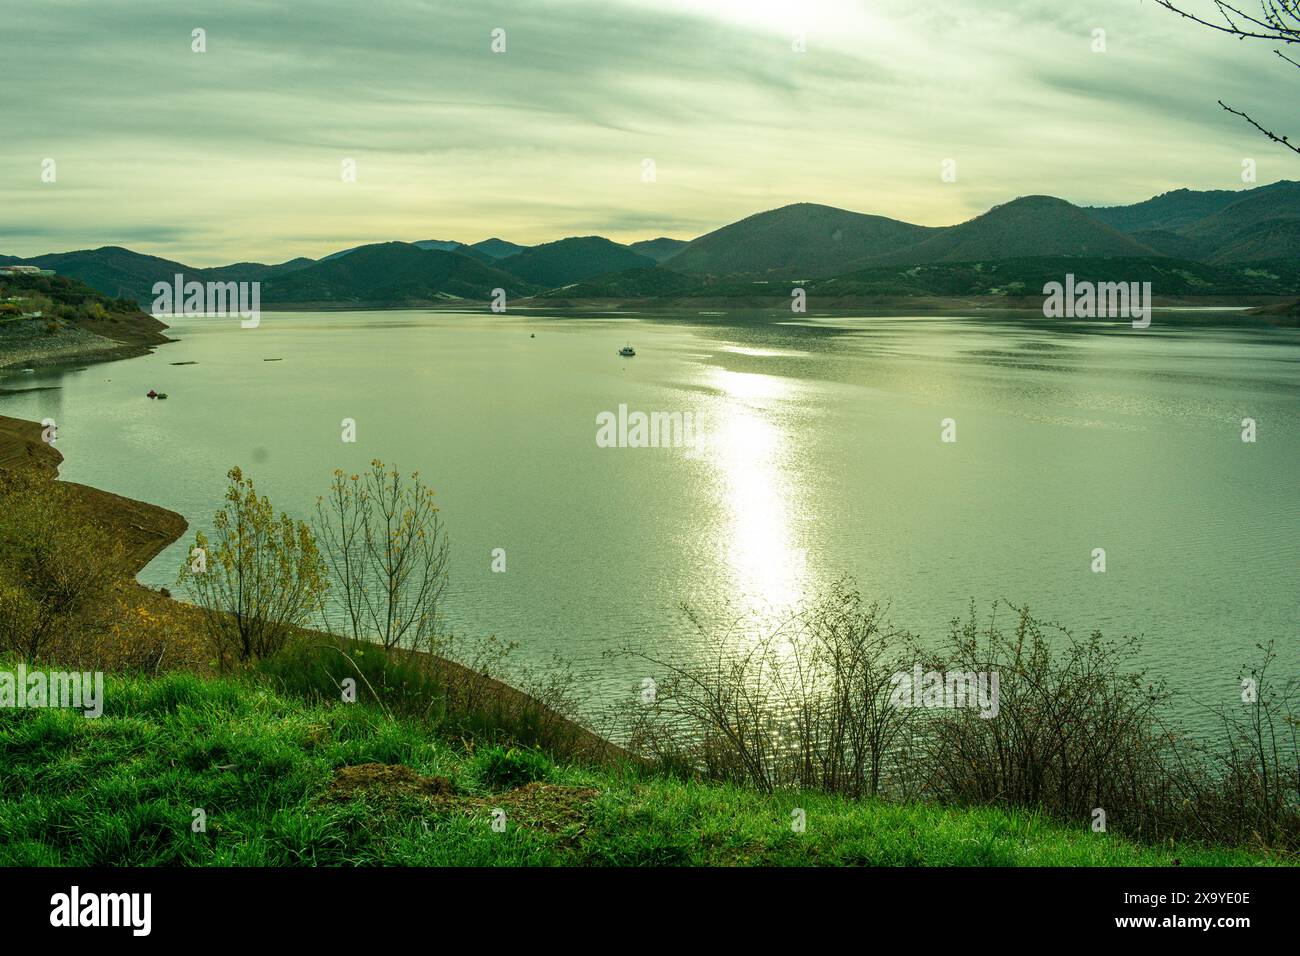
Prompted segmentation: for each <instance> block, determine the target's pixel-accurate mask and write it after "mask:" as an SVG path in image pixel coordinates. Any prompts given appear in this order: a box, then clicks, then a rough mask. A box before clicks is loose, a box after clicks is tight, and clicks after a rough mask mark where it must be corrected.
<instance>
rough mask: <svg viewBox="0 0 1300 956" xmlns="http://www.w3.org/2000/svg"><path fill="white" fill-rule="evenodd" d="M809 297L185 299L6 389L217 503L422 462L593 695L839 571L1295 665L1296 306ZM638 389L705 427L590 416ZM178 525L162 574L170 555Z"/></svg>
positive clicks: (110, 477)
mask: <svg viewBox="0 0 1300 956" xmlns="http://www.w3.org/2000/svg"><path fill="white" fill-rule="evenodd" d="M792 318H794V317H791V316H783V317H781V316H778V317H770V316H766V317H765V316H759V315H755V316H743V315H734V314H733V315H727V316H723V315H710V314H690V315H681V316H674V317H671V318H666V317H662V316H659V317H654V318H650V317H635V316H633V317H629V316H619V317H582V318H575V317H564V318H543V317H521V316H509V317H505V316H494V315H483V314H450V313H425V312H380V313H346V314H338V313H333V314H312V313H287V314H284V313H281V314H269V315H264V316H263V319H262V323H261V326H260V327H259V328H257V329H250V330H244V329H240V328H239V325H238V321H237V320H229V321H228V320H216V319H188V320H178V321H177V324H176V325H175V326H174V329H173V334H174V335H176V336H177V337H179V338H180V339H181V341H179V342H177V343H176V344H173V345H168V346H166V347H164V348H162V349H160V350H159V351H158V352H156V353H155V354H154V355H151V356H148V357H144V358H137V359H131V360H127V361H123V362H116V363H111V364H107V365H97V366H92V367H90V368H88V369H84V370H81V371H51V372H43V373H38V374H26V375H9V376H5V377H4V378H3V380H0V385H3V386H8V387H18V386H35V385H57V386H59V387H58V388H57V389H56V390H50V391H39V392H31V393H28V394H22V395H17V396H10V397H6V398H3V399H0V408H2V409H3V412H4V413H5V414H9V415H15V416H19V417H24V418H30V419H40V418H43V417H45V416H50V417H53V418H55V419H56V421H57V422H58V424H59V441H58V448H59V450H60V451H61V452H62V453H63V454H64V456H65V457H66V461H65V464H64V466H63V471H62V475H63V477H64V478H67V479H69V480H72V481H80V482H85V483H87V484H90V485H94V486H96V487H99V488H104V489H107V490H110V491H114V492H118V493H120V494H124V495H128V496H130V497H133V498H139V499H143V500H146V501H151V502H154V503H157V504H160V505H163V506H165V507H168V508H172V509H174V510H176V511H179V512H180V513H182V514H183V515H185V516H186V517H187V518H188V519H189V520H190V522H191V524H192V525H195V526H199V527H204V528H209V527H210V521H211V515H212V512H213V511H214V510H215V509H216V508H217V506H218V505H219V504H220V501H221V495H222V492H223V490H224V487H225V477H224V476H225V472H226V470H227V469H228V468H229V467H230V466H231V465H234V464H239V465H240V466H241V467H243V468H244V470H245V472H247V473H249V474H251V475H252V476H253V477H254V478H255V480H256V481H257V484H258V487H259V490H260V491H262V492H263V493H265V494H268V495H269V496H270V497H271V499H272V501H273V502H274V503H275V504H276V505H277V506H278V507H280V508H283V509H287V510H289V511H291V512H292V513H294V514H295V515H297V516H299V517H303V518H307V517H309V516H310V514H311V512H312V510H313V507H314V502H315V498H316V496H317V495H318V494H321V493H322V492H324V491H325V489H326V488H327V487H328V485H329V482H330V474H331V471H332V470H333V469H334V468H344V469H346V470H349V471H356V470H359V469H361V468H362V467H364V466H365V464H366V463H367V462H368V461H369V460H370V459H371V458H375V457H378V458H382V459H383V460H384V461H386V462H390V463H396V464H397V465H398V466H399V467H401V468H402V469H403V470H411V469H416V468H418V469H420V470H421V471H422V472H423V474H424V476H425V477H426V478H427V479H428V480H429V481H430V482H431V483H432V484H433V486H434V487H435V488H436V489H437V493H438V499H439V501H440V502H441V507H442V511H443V517H444V519H445V521H446V524H447V527H448V529H449V531H450V534H451V536H452V544H453V564H452V578H451V587H450V589H449V598H448V615H449V619H450V621H451V622H452V624H453V625H454V627H455V629H456V630H457V632H458V633H466V634H496V635H497V636H499V637H501V638H503V639H507V640H512V641H517V642H519V644H520V649H519V651H518V653H519V654H521V655H523V657H524V659H526V660H529V661H534V662H537V663H544V662H547V661H549V660H550V659H551V657H552V655H554V654H556V653H558V654H560V655H562V656H564V657H566V658H568V659H570V660H572V661H574V663H575V665H576V670H577V671H578V672H579V673H580V674H581V675H582V678H583V681H584V685H585V687H586V689H587V690H588V691H589V692H590V694H591V698H592V699H593V700H597V701H608V700H611V699H613V698H615V697H621V696H625V695H630V694H632V693H634V692H636V691H637V690H638V689H639V687H640V682H641V678H642V677H643V676H653V675H647V674H645V671H646V665H644V664H636V663H633V662H632V661H629V660H627V659H625V658H617V657H614V658H611V657H609V656H606V655H605V654H604V652H606V651H610V650H617V649H619V648H626V647H633V648H638V649H642V650H645V651H647V652H650V653H653V654H655V655H660V656H668V657H682V656H685V657H690V656H691V655H692V654H698V653H699V646H698V643H697V639H696V638H695V636H694V632H693V630H692V629H691V628H690V627H688V626H687V625H686V623H685V621H684V620H683V618H682V617H681V615H680V613H679V612H678V610H677V605H678V604H679V603H680V602H683V601H686V602H690V603H692V604H694V605H696V606H697V607H700V608H701V609H703V610H704V611H705V612H706V614H709V615H721V614H723V613H727V612H725V611H724V610H723V608H726V607H730V608H733V609H741V608H750V609H755V608H756V609H758V611H759V613H773V614H775V613H778V612H779V610H780V609H781V608H782V607H785V606H787V605H789V604H791V603H793V602H796V601H798V600H799V599H800V597H801V596H803V595H805V594H807V593H809V592H810V591H811V590H813V589H816V588H817V587H818V586H819V585H822V584H825V583H827V582H829V581H831V580H833V579H835V578H838V577H840V576H842V575H845V574H849V575H852V576H854V577H855V578H856V580H857V582H858V584H859V586H860V587H861V588H862V590H863V591H864V593H865V594H866V595H867V596H868V597H869V598H872V599H878V600H880V601H882V602H885V601H888V602H891V603H892V614H893V617H894V619H895V621H896V622H897V623H898V624H900V625H902V626H904V627H907V628H909V629H911V630H913V631H917V632H920V633H921V634H923V635H925V636H927V637H928V638H931V637H932V638H934V639H935V640H938V639H939V638H941V637H942V636H943V635H944V634H945V633H946V629H947V622H948V621H949V620H950V619H951V618H953V617H954V616H957V615H961V614H964V613H965V609H966V608H967V605H968V603H969V602H970V600H971V599H972V598H974V599H975V600H976V602H977V603H979V604H980V605H982V606H987V605H988V603H989V602H991V601H993V600H994V599H998V598H1008V599H1011V600H1013V601H1016V602H1027V603H1029V604H1030V606H1031V607H1032V608H1033V609H1034V610H1035V611H1036V612H1037V613H1040V614H1042V615H1043V616H1046V617H1049V618H1053V619H1055V620H1058V621H1060V622H1061V623H1063V624H1066V625H1068V626H1070V627H1072V628H1075V629H1077V630H1078V631H1079V632H1087V631H1089V630H1091V629H1093V628H1100V629H1101V630H1103V631H1104V632H1105V633H1106V634H1107V635H1115V636H1119V635H1120V634H1122V633H1134V634H1136V633H1141V634H1143V635H1144V648H1145V652H1144V653H1145V655H1146V658H1147V661H1148V662H1149V663H1150V665H1151V666H1152V668H1153V669H1154V670H1155V671H1156V672H1157V673H1158V674H1160V675H1162V676H1164V677H1166V678H1167V679H1168V680H1169V681H1170V682H1171V683H1172V684H1173V686H1174V687H1175V688H1177V689H1180V690H1185V691H1187V692H1188V693H1189V695H1190V696H1194V697H1196V698H1198V699H1200V700H1202V701H1205V702H1222V701H1225V700H1230V699H1231V698H1232V696H1233V695H1235V694H1237V693H1238V690H1237V667H1238V665H1239V664H1240V663H1242V662H1244V661H1248V660H1252V659H1254V657H1255V652H1254V645H1255V644H1256V643H1257V642H1260V641H1264V640H1269V639H1273V640H1276V641H1277V642H1278V645H1279V647H1280V649H1281V651H1282V653H1281V655H1280V657H1281V661H1280V663H1281V665H1282V667H1283V669H1284V670H1289V671H1290V672H1292V673H1294V672H1295V671H1296V667H1295V663H1296V661H1297V659H1300V655H1298V654H1297V651H1300V635H1298V634H1297V630H1296V621H1297V610H1298V599H1297V595H1298V593H1300V591H1298V590H1297V569H1298V568H1300V544H1298V542H1300V507H1298V504H1300V494H1298V490H1300V486H1298V484H1297V475H1298V474H1300V469H1298V468H1297V466H1298V465H1300V427H1298V426H1300V403H1298V402H1297V397H1298V396H1300V333H1297V331H1295V330H1237V331H1233V330H1229V329H1224V328H1217V329H1216V328H1208V327H1200V326H1197V327H1190V326H1178V327H1176V326H1173V325H1172V324H1171V323H1172V320H1173V317H1172V316H1170V317H1169V318H1170V322H1167V323H1165V324H1164V325H1163V327H1162V323H1161V313H1157V314H1156V319H1155V323H1154V324H1153V326H1152V328H1151V329H1149V330H1147V331H1145V332H1137V331H1133V330H1131V329H1128V328H1126V327H1124V326H1117V327H1114V328H1111V329H1102V328H1099V327H1097V326H1077V327H1068V326H1065V325H1063V324H1061V323H1054V324H1052V325H1047V324H1044V323H1041V322H1039V323H1034V322H1026V321H1021V320H1016V319H1013V318H1011V317H1004V318H998V317H996V316H994V317H986V316H981V317H979V318H969V319H965V318H918V317H906V316H893V317H861V318H844V317H834V318H820V319H819V318H809V319H807V320H804V321H791V319H792ZM797 318H799V319H803V317H797ZM533 336H535V337H533ZM629 342H630V343H632V344H633V345H635V347H636V349H637V356H636V358H633V359H622V358H620V357H619V356H618V355H617V354H616V353H617V350H618V349H619V347H621V346H622V345H624V344H625V343H629ZM266 359H281V361H266ZM188 361H193V362H196V363H197V364H194V365H173V364H171V363H175V362H188ZM150 388H154V389H157V390H159V391H165V392H168V393H169V394H170V398H169V399H168V400H167V401H165V402H155V401H149V400H148V399H146V398H145V397H144V393H145V392H147V391H148V390H149V389H150ZM620 404H626V405H627V406H628V407H629V409H631V410H642V411H646V412H653V411H664V412H691V413H693V414H694V415H695V418H696V422H697V423H698V425H699V427H700V429H701V430H702V431H703V432H704V436H705V437H704V441H703V442H702V443H701V445H700V446H699V447H696V448H686V449H655V448H644V449H642V448H619V449H610V448H600V447H598V446H597V444H596V441H595V436H596V416H597V415H598V414H599V413H600V412H603V411H616V410H617V409H618V406H619V405H620ZM1244 417H1250V418H1254V419H1255V420H1256V421H1257V423H1258V433H1259V440H1258V441H1257V442H1256V443H1255V444H1246V443H1243V442H1242V440H1241V424H1240V422H1241V419H1242V418H1244ZM344 418H352V419H355V420H356V422H357V438H358V440H357V442H356V443H355V444H347V443H344V442H343V441H342V440H341V427H340V423H341V421H342V420H343V419H344ZM945 418H952V419H954V420H955V421H956V428H957V441H956V442H955V443H953V444H945V443H943V442H941V441H940V430H941V424H940V423H941V421H942V420H943V419H945ZM186 540H188V536H187V539H186ZM494 548H503V549H505V551H506V554H507V571H506V572H505V573H493V572H492V571H491V566H490V565H491V554H492V551H493V549H494ZM1094 548H1105V549H1106V555H1107V571H1106V573H1105V574H1095V573H1092V572H1091V570H1090V565H1091V562H1092V550H1093V549H1094ZM187 551H188V545H187V544H185V543H178V544H177V545H174V546H173V547H171V548H170V549H168V550H167V551H165V552H164V553H163V554H162V555H160V556H159V557H158V559H157V560H155V561H154V562H153V563H152V564H151V565H150V566H149V567H148V568H146V569H145V570H144V572H142V574H141V575H140V577H141V580H142V581H144V582H145V583H147V584H150V585H154V586H158V585H167V586H171V585H173V584H174V579H175V574H176V569H177V568H178V567H179V566H180V564H181V561H182V559H183V557H184V555H185V553H186V552H187ZM1185 708H1186V714H1187V716H1188V717H1189V719H1191V720H1192V721H1193V722H1194V723H1195V722H1196V721H1199V720H1201V719H1202V718H1200V717H1198V716H1197V714H1198V713H1199V712H1198V711H1197V710H1196V709H1195V708H1193V707H1192V705H1191V704H1186V705H1185Z"/></svg>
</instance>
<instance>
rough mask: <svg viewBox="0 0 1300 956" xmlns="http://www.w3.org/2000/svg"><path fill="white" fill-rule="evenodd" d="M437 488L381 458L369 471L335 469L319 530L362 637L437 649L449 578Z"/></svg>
mask: <svg viewBox="0 0 1300 956" xmlns="http://www.w3.org/2000/svg"><path fill="white" fill-rule="evenodd" d="M433 498H434V494H433V489H432V488H429V487H427V486H426V485H424V484H423V483H422V482H421V480H420V473H419V472H418V471H416V472H412V473H411V476H410V477H409V478H403V477H402V475H401V473H400V472H398V471H397V469H396V468H393V469H389V468H388V467H387V466H386V465H385V464H384V463H383V462H382V461H380V460H379V459H375V460H373V461H372V462H371V463H370V470H369V471H368V472H366V473H365V474H361V475H356V474H354V475H351V476H348V475H345V474H344V473H343V472H342V471H340V470H336V471H335V472H334V482H333V484H332V485H331V486H330V491H329V494H328V495H326V496H324V497H322V498H318V499H317V501H316V521H315V530H316V534H317V536H318V537H319V539H320V541H321V543H322V546H323V549H324V552H325V555H326V559H327V561H328V564H329V569H330V573H331V575H332V577H333V580H334V583H335V585H337V588H338V591H337V593H338V595H339V603H340V604H341V606H342V611H343V614H344V615H345V616H346V626H347V627H348V629H349V630H350V632H351V635H352V637H354V638H356V639H357V640H375V641H378V642H379V643H380V644H382V645H383V646H384V647H385V648H389V649H391V648H395V647H403V648H407V649H409V650H429V649H430V647H431V645H432V643H433V641H434V639H435V638H436V637H437V635H438V631H439V622H440V617H441V615H440V610H441V602H442V594H443V590H444V588H445V587H446V584H447V559H448V547H447V535H446V532H445V531H444V529H443V527H442V523H441V521H440V520H439V518H438V508H437V506H436V505H435V504H434V501H433Z"/></svg>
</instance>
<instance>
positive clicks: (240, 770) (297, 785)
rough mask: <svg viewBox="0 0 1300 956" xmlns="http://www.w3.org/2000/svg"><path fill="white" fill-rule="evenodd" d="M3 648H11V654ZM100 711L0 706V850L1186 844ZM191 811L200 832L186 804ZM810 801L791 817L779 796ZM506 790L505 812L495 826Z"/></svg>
mask: <svg viewBox="0 0 1300 956" xmlns="http://www.w3.org/2000/svg"><path fill="white" fill-rule="evenodd" d="M5 666H6V667H9V668H12V667H13V666H14V664H13V662H10V663H7V664H6V665H5ZM104 697H105V711H104V716H102V717H100V718H98V719H93V720H88V719H85V718H83V717H82V716H81V715H80V713H78V712H72V711H58V710H32V709H27V710H12V709H5V710H2V711H0V865H3V866H43V865H44V866H55V865H62V866H151V865H152V866H175V865H188V866H207V865H215V866H359V865H374V864H386V865H405V866H492V865H511V866H536V865H542V866H546V865H587V866H606V865H609V866H731V865H740V866H745V865H767V866H780V865H794V866H809V865H813V866H829V865H870V866H953V865H955V866H1067V865H1068V866H1168V865H1171V864H1179V865H1181V866H1201V865H1214V866H1223V865H1250V864H1257V863H1261V862H1264V861H1263V860H1262V859H1261V858H1258V857H1254V856H1252V855H1251V854H1249V853H1246V852H1242V851H1235V850H1202V849H1197V848H1194V847H1189V846H1164V847H1160V848H1150V847H1138V846H1136V845H1134V844H1131V843H1129V842H1127V841H1125V840H1123V839H1120V838H1118V837H1116V836H1113V835H1110V834H1106V833H1093V832H1090V831H1089V830H1088V829H1087V828H1086V827H1084V826H1078V827H1073V828H1066V827H1063V826H1060V825H1057V824H1053V823H1049V822H1047V821H1045V820H1043V819H1041V818H1039V817H1037V816H1036V815H1034V814H1029V813H1018V812H1012V811H1005V810H998V809H975V810H954V809H945V808H941V807H936V806H928V805H918V804H910V805H890V804H884V803H876V802H851V801H846V800H841V799H838V798H834V797H827V796H818V795H813V794H802V795H796V794H781V795H766V794H762V793H759V792H757V791H754V790H747V789H740V788H734V787H728V786H723V785H712V784H705V783H699V782H693V781H687V780H682V779H677V778H673V777H667V776H657V775H650V774H648V773H645V772H643V771H640V770H637V769H635V768H633V767H631V766H628V765H623V766H583V765H578V764H563V763H560V764H557V763H555V762H553V761H552V760H551V759H550V758H548V757H546V756H544V755H541V754H539V753H538V752H535V751H521V750H509V749H504V748H501V747H495V746H484V745H480V746H477V747H475V746H472V745H471V746H459V745H458V746H453V745H451V744H449V743H447V742H445V741H443V740H440V739H438V738H436V737H434V736H431V735H430V733H429V731H428V729H427V728H426V727H425V726H423V725H421V724H420V723H418V722H414V721H409V720H403V719H389V718H387V717H385V716H383V715H382V714H380V713H379V712H377V711H374V710H371V709H369V708H368V707H366V706H364V705H360V704H353V705H345V704H337V705H335V704H322V703H315V704H309V703H305V702H303V701H301V700H296V699H293V698H291V697H286V696H284V695H282V694H278V693H275V692H274V691H272V690H270V689H268V688H266V687H264V686H259V685H258V684H256V683H249V682H245V681H237V680H233V679H203V678H200V677H197V676H195V675H192V674H185V673H173V674H169V675H165V676H162V677H156V678H128V679H119V678H109V679H108V681H107V683H106V688H105V695H104ZM196 809H198V810H201V811H202V812H203V814H204V829H203V830H202V831H201V832H194V828H193V826H192V824H193V821H194V820H195V819H196V817H195V813H194V811H195V810H196ZM796 809H799V810H802V811H803V812H804V815H805V817H806V829H805V830H804V832H800V833H797V832H794V828H793V827H792V825H791V823H792V819H793V817H792V811H794V810H796ZM498 810H499V811H504V813H505V830H504V832H496V831H494V830H493V828H492V821H493V812H494V811H498Z"/></svg>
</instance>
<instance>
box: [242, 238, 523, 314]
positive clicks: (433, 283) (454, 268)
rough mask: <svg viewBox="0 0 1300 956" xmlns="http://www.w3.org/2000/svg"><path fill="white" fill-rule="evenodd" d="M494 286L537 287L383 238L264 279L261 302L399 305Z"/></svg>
mask: <svg viewBox="0 0 1300 956" xmlns="http://www.w3.org/2000/svg"><path fill="white" fill-rule="evenodd" d="M497 288H502V289H505V290H506V292H507V295H508V296H510V297H511V298H513V297H516V296H521V295H527V294H529V293H530V292H532V291H535V290H534V288H533V286H531V285H529V284H527V283H524V282H521V281H520V280H519V279H517V278H515V277H514V276H511V275H507V274H506V273H504V272H501V271H499V270H496V269H493V268H491V267H489V266H485V265H483V264H482V263H481V262H478V261H477V260H475V259H472V258H470V257H469V256H463V255H461V254H459V253H457V252H443V251H441V250H438V249H420V248H418V247H417V246H414V245H412V244H410V243H405V242H384V243H377V244H375V245H371V246H362V247H361V248H360V249H357V250H355V251H354V252H352V253H351V254H350V255H347V256H344V257H342V258H340V259H331V260H328V261H322V262H318V263H316V264H315V265H313V266H309V267H307V268H305V269H299V270H297V271H295V272H292V273H289V274H286V275H282V276H278V277H276V278H274V279H271V280H270V281H265V282H263V283H262V305H263V306H266V305H268V304H279V305H292V304H308V303H321V304H330V305H347V304H361V303H370V304H383V305H402V304H418V303H428V302H435V301H438V300H443V299H454V298H463V299H478V300H482V301H483V302H487V301H488V300H489V299H490V298H491V296H492V290H493V289H497Z"/></svg>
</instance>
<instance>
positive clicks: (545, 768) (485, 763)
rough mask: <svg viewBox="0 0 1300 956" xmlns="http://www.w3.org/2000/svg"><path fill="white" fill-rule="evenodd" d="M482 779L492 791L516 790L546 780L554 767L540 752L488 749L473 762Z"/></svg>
mask: <svg viewBox="0 0 1300 956" xmlns="http://www.w3.org/2000/svg"><path fill="white" fill-rule="evenodd" d="M474 763H475V765H476V766H477V767H478V771H479V776H480V779H481V780H482V781H483V784H484V786H486V787H488V788H489V789H491V790H513V789H515V788H516V787H522V786H523V785H524V784H526V783H532V782H534V781H536V780H545V779H547V777H549V776H550V775H551V772H552V771H553V769H554V764H552V763H551V761H550V758H548V757H547V756H546V755H545V754H544V753H542V752H541V751H539V750H525V749H522V748H518V747H511V748H509V749H506V748H505V747H488V748H487V749H485V750H480V751H479V752H478V753H477V754H476V755H475V759H474Z"/></svg>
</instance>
